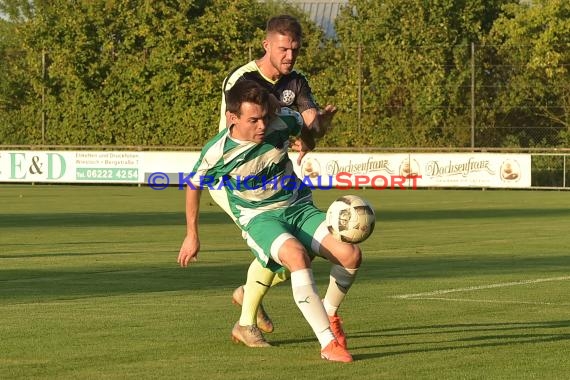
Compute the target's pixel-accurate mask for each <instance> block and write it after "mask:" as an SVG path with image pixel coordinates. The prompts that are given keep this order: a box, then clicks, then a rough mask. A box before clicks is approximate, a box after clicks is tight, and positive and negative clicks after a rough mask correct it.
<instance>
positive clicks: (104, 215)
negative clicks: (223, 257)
mask: <svg viewBox="0 0 570 380" xmlns="http://www.w3.org/2000/svg"><path fill="white" fill-rule="evenodd" d="M200 223H201V224H225V223H227V224H231V223H232V221H231V219H230V218H229V216H227V215H226V214H225V213H224V212H222V211H219V212H206V213H202V214H201V215H200ZM185 224H186V217H185V215H184V211H183V210H182V211H180V212H121V213H114V212H98V213H95V212H94V213H53V214H41V213H40V214H4V215H1V216H0V228H10V227H13V228H15V227H18V228H22V227H24V228H26V227H46V226H50V227H98V226H104V227H113V226H125V227H133V226H165V225H185Z"/></svg>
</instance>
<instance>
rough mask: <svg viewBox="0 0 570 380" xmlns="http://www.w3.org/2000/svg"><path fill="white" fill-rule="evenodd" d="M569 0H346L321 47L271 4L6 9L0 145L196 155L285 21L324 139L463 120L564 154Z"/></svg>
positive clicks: (482, 137) (96, 1)
mask: <svg viewBox="0 0 570 380" xmlns="http://www.w3.org/2000/svg"><path fill="white" fill-rule="evenodd" d="M569 4H570V3H569V2H568V1H564V0H535V1H533V2H532V5H531V6H528V5H524V4H519V2H518V1H516V0H409V1H405V2H402V1H398V0H382V1H376V0H351V1H349V3H348V5H347V6H346V7H344V8H343V9H342V11H341V13H340V15H339V16H338V17H337V21H336V31H337V35H336V37H335V38H333V39H326V38H324V36H323V32H322V31H321V30H320V29H319V28H318V27H317V26H316V25H315V24H314V23H312V22H311V21H310V20H309V18H308V15H306V14H304V13H302V12H301V11H300V10H299V9H297V8H294V7H293V6H291V5H287V4H286V3H284V2H281V1H267V2H258V1H257V0H178V1H170V0H167V1H152V0H77V1H69V0H53V1H39V0H36V1H28V0H0V12H1V13H2V14H4V15H5V17H6V20H2V19H0V143H4V144H40V143H42V142H44V143H47V144H65V145H121V146H122V145H145V146H159V145H160V146H165V145H169V146H172V145H177V146H199V145H201V144H203V143H204V141H205V140H206V139H207V138H209V137H210V136H212V135H213V134H214V133H216V131H217V128H216V126H217V124H218V120H217V118H218V117H219V116H218V115H219V113H218V107H219V100H220V96H221V83H222V80H223V78H224V77H225V76H226V75H227V74H228V72H229V71H230V70H231V69H232V68H234V67H236V66H238V65H241V64H243V63H245V62H247V61H248V60H250V59H253V58H255V57H258V56H260V55H261V54H262V53H263V51H262V49H261V40H262V38H263V29H264V27H265V22H266V20H267V18H268V17H270V16H271V15H274V14H278V13H285V12H286V13H293V14H294V15H296V16H298V17H299V18H300V19H301V21H302V24H303V28H304V32H305V33H304V34H305V38H304V41H303V48H302V52H301V56H300V57H299V59H298V63H297V68H298V69H300V70H301V71H303V72H305V73H306V75H307V76H308V77H309V81H310V83H311V86H312V88H313V92H314V93H315V94H316V96H317V101H318V102H319V103H320V104H321V105H324V104H326V103H332V104H336V105H337V106H338V107H339V109H340V111H339V113H338V114H337V117H336V119H335V128H334V130H333V131H332V132H331V134H330V135H328V136H327V137H325V139H324V140H323V141H322V144H324V145H329V146H345V147H351V146H352V147H361V146H385V147H392V146H396V147H404V146H418V147H422V146H423V147H443V146H453V147H462V146H469V145H470V143H471V141H470V140H471V123H472V120H475V132H476V145H478V146H482V145H487V146H489V145H495V146H512V145H516V146H538V145H564V144H568V142H569V140H570V132H569V130H570V127H569V125H570V117H569V112H570V76H569V73H568V67H570V66H569V54H570V49H569V47H570V46H569V45H570V21H568V20H570V5H569ZM472 46H474V47H475V55H473V54H472V50H471V49H472ZM473 59H474V62H475V66H474V71H475V75H474V77H473V76H472V69H473V67H472V63H473ZM473 79H474V81H475V87H473V86H472V83H471V81H472V80H473ZM473 90H475V91H476V92H475V93H476V101H475V103H474V104H472V100H471V96H472V94H473ZM472 105H474V106H475V108H474V109H475V113H473V112H472ZM473 117H474V119H473Z"/></svg>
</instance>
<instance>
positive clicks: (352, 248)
mask: <svg viewBox="0 0 570 380" xmlns="http://www.w3.org/2000/svg"><path fill="white" fill-rule="evenodd" d="M339 256H340V257H339V261H340V263H341V265H342V266H343V267H345V268H352V269H355V268H359V267H360V264H361V263H362V251H361V250H360V247H359V246H358V245H356V244H345V245H343V246H342V252H341V254H340V255H339Z"/></svg>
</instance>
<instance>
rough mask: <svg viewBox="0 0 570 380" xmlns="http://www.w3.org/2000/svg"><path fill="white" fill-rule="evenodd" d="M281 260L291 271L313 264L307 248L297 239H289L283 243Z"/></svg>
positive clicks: (280, 254) (280, 250)
mask: <svg viewBox="0 0 570 380" xmlns="http://www.w3.org/2000/svg"><path fill="white" fill-rule="evenodd" d="M279 260H280V261H281V263H282V264H283V265H284V266H285V268H287V269H289V271H291V272H294V271H297V270H300V269H305V268H309V267H310V266H311V259H310V258H309V255H308V254H307V250H306V249H305V247H303V245H302V244H301V243H300V242H299V241H298V240H296V239H289V240H286V241H285V242H284V243H283V245H282V246H281V248H280V249H279Z"/></svg>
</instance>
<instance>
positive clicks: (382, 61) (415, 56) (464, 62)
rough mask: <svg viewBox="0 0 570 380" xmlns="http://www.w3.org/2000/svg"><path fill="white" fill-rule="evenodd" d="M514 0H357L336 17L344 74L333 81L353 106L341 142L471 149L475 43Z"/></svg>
mask: <svg viewBox="0 0 570 380" xmlns="http://www.w3.org/2000/svg"><path fill="white" fill-rule="evenodd" d="M507 2H509V1H506V0H505V1H502V0H495V1H492V0H475V1H466V0H464V1H456V0H432V1H425V0H410V1H405V2H402V1H397V0H384V1H370V0H352V1H350V2H349V5H348V6H347V7H345V8H344V9H343V12H342V13H341V15H340V16H339V18H338V19H337V22H336V27H337V33H338V43H339V46H340V48H341V49H342V54H339V55H338V61H339V62H341V64H340V65H339V66H340V70H342V73H341V74H340V75H338V74H337V75H336V76H335V77H336V84H332V85H334V86H335V87H336V88H338V92H337V98H338V100H339V102H340V104H339V105H340V106H341V108H345V109H347V111H348V112H347V113H346V114H345V115H339V119H340V120H339V121H340V122H341V123H342V124H346V125H351V128H346V129H343V130H341V131H338V132H337V133H340V134H344V135H345V137H346V138H343V139H341V140H349V141H351V143H352V144H354V145H355V146H362V145H379V146H426V147H432V146H468V145H469V142H470V119H471V117H470V88H471V85H470V78H471V76H470V44H471V42H478V41H479V40H480V39H482V38H483V37H484V36H485V35H486V34H487V32H488V31H489V30H490V28H491V27H492V25H493V21H494V20H495V19H496V17H497V15H498V14H499V12H500V6H501V5H502V4H504V3H507ZM511 2H512V1H511ZM332 69H334V70H338V69H339V67H334V68H332ZM331 75H332V73H331ZM358 83H362V88H361V93H362V97H361V99H362V106H361V114H360V116H359V115H358V110H357V104H358ZM357 120H360V123H359V125H358V126H357V125H354V124H355V122H356V121H357Z"/></svg>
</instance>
